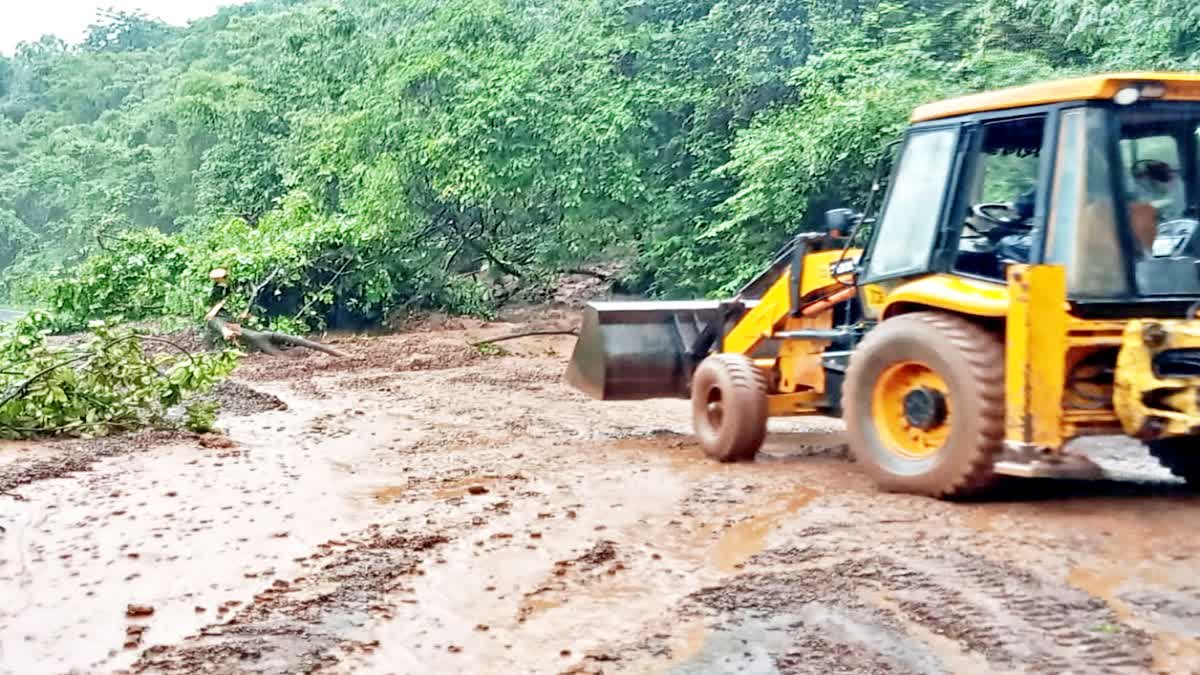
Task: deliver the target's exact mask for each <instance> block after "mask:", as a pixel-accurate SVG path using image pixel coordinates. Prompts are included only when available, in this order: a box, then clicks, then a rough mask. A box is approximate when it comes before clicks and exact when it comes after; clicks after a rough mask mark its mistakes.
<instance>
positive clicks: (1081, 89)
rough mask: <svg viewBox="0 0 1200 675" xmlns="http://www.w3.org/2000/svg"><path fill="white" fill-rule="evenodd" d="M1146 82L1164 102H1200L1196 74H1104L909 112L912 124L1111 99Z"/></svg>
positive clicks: (962, 98)
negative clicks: (1156, 86) (1160, 88)
mask: <svg viewBox="0 0 1200 675" xmlns="http://www.w3.org/2000/svg"><path fill="white" fill-rule="evenodd" d="M1146 82H1156V83H1162V84H1163V85H1164V86H1165V89H1166V93H1165V95H1164V96H1163V97H1162V98H1165V99H1168V100H1185V101H1200V73H1166V72H1153V71H1146V72H1132V73H1107V74H1100V75H1090V76H1088V77H1077V78H1072V79H1067V80H1052V81H1049V82H1038V83H1036V84H1028V85H1025V86H1022V87H1010V88H1008V89H998V90H995V91H988V92H983V93H980V94H971V95H969V96H960V97H958V98H951V99H946V100H944V101H937V102H935V103H929V104H926V105H923V106H920V107H918V108H917V109H916V110H914V111H913V114H912V121H913V122H914V123H915V122H927V121H929V120H936V119H942V118H946V117H956V116H958V115H970V114H972V113H980V112H987V111H991V110H1005V109H1008V108H1023V107H1025V106H1033V105H1046V104H1050V103H1065V102H1068V101H1087V100H1100V99H1111V98H1112V97H1113V96H1114V95H1116V93H1117V92H1118V91H1120V90H1121V89H1123V88H1125V87H1127V86H1129V85H1131V84H1141V83H1146Z"/></svg>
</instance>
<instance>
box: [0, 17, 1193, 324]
mask: <svg viewBox="0 0 1200 675" xmlns="http://www.w3.org/2000/svg"><path fill="white" fill-rule="evenodd" d="M1198 64H1200V6H1197V5H1195V4H1194V3H1190V2H1185V1H1184V0H1120V1H1118V2H1104V1H1102V0H1054V1H1035V0H886V1H880V0H721V1H716V0H352V1H351V0H344V1H342V2H336V1H330V0H258V1H257V2H253V3H251V4H249V5H245V6H240V7H236V8H229V9H226V10H223V11H222V12H220V13H219V14H218V15H217V16H214V17H211V18H208V19H205V20H202V21H199V22H196V23H194V24H193V25H192V26H190V27H188V28H174V27H169V26H166V25H163V24H160V23H157V22H155V21H152V20H149V19H147V18H145V17H143V16H138V15H129V14H121V13H109V14H105V15H103V16H101V17H99V18H98V20H97V23H96V25H95V26H94V27H93V28H92V30H91V31H90V33H89V35H88V37H87V39H86V40H85V41H84V42H83V43H82V44H80V45H66V44H64V43H62V42H61V41H58V40H55V39H49V38H47V39H43V40H41V41H39V42H35V43H29V44H25V45H23V46H21V47H20V48H19V50H18V51H17V53H16V54H15V55H14V56H12V57H11V58H4V57H0V268H4V269H3V272H0V275H2V278H3V282H2V287H0V288H2V290H0V294H3V295H7V296H8V297H9V298H10V299H11V300H12V301H14V302H18V303H21V304H29V305H40V306H44V307H46V308H48V309H50V310H52V311H55V312H57V313H58V316H59V321H60V325H61V326H62V327H72V326H79V325H82V324H84V323H85V322H86V321H87V319H89V318H94V317H101V316H113V315H121V316H123V317H125V318H127V319H133V318H141V317H147V316H154V315H166V314H175V315H182V316H192V317H195V316H198V315H199V314H200V313H202V311H203V306H204V302H205V300H206V298H207V293H208V283H209V282H208V271H209V270H210V269H212V268H214V267H225V268H228V269H229V270H230V272H231V275H232V278H233V279H234V281H235V283H236V284H238V287H239V288H241V289H243V291H244V292H242V293H239V294H238V297H239V299H238V300H237V301H238V302H241V303H243V304H245V303H246V302H249V298H250V297H251V296H252V295H253V294H252V293H251V289H256V288H257V289H259V290H260V292H259V293H258V294H257V296H255V298H256V300H257V305H258V308H257V309H256V312H257V313H258V314H259V315H260V316H262V317H264V318H267V317H271V318H273V319H274V320H275V321H276V322H277V323H283V324H288V323H291V324H292V325H293V327H294V328H316V327H319V326H322V325H326V324H328V323H329V322H330V321H336V322H341V323H356V324H357V323H370V322H374V321H378V320H380V319H381V318H382V316H383V315H384V313H385V312H387V311H389V310H392V309H395V308H397V307H435V306H440V307H447V308H450V309H455V310H464V311H486V310H487V309H488V308H490V307H492V306H494V305H495V303H497V302H501V301H503V300H504V299H505V298H506V297H509V296H510V295H511V294H512V293H513V292H515V291H516V290H517V289H524V290H528V289H535V288H537V287H538V285H539V284H540V283H542V281H543V280H544V279H546V278H549V277H550V276H552V275H553V274H554V273H556V272H558V271H561V270H566V269H572V268H578V267H581V266H586V265H590V264H595V263H598V262H605V261H614V260H615V261H619V262H622V263H625V264H626V269H627V271H626V272H625V274H626V276H627V278H626V283H627V285H628V286H629V287H630V288H632V289H634V290H637V291H644V292H648V293H652V294H657V295H673V296H686V295H692V294H710V293H717V292H721V291H727V290H728V289H730V288H731V287H733V286H736V285H737V283H738V282H740V281H742V280H744V279H745V278H746V277H747V276H749V275H751V274H752V273H754V272H755V271H757V269H758V268H759V267H760V266H761V265H762V264H763V262H764V259H765V257H766V256H767V255H768V254H769V253H770V251H771V250H773V249H774V248H775V247H776V246H777V245H779V243H781V241H782V240H783V239H784V238H785V237H786V236H787V235H788V234H789V233H791V232H794V231H797V230H799V229H801V228H802V227H804V224H805V223H806V222H811V221H812V220H813V219H814V218H817V217H819V214H820V212H821V211H822V210H823V209H824V208H826V207H828V206H832V205H837V204H842V203H854V202H855V201H856V200H858V199H859V198H861V196H862V192H863V188H864V184H865V183H866V182H867V180H866V178H867V173H868V172H869V167H870V166H871V164H872V163H873V161H874V160H875V158H876V157H877V155H878V153H879V152H880V150H881V148H882V145H883V143H884V142H886V141H887V140H889V139H890V138H892V137H894V136H895V135H896V134H897V132H898V131H899V130H900V129H901V128H902V126H903V124H904V122H905V120H906V117H907V113H908V111H909V110H910V108H911V107H912V106H914V105H916V104H918V103H921V102H923V101H927V100H930V99H934V98H938V97H941V96H945V95H949V94H956V93H961V92H965V91H970V90H977V89H980V88H984V87H992V86H998V85H1009V84H1018V83H1024V82H1028V81H1032V80H1036V79H1039V78H1044V77H1048V76H1053V75H1060V74H1068V73H1075V72H1083V71H1093V70H1101V69H1117V68H1152V67H1169V68H1174V67H1186V66H1189V65H1191V66H1195V65H1198ZM481 270H485V273H484V274H479V273H478V272H480V271H481ZM234 309H240V307H236V308H234Z"/></svg>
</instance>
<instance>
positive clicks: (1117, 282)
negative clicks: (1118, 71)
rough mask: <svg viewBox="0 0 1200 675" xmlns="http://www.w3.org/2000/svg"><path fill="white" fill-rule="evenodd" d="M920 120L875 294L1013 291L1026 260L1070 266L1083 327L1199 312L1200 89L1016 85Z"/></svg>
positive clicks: (899, 168) (896, 180) (873, 254)
mask: <svg viewBox="0 0 1200 675" xmlns="http://www.w3.org/2000/svg"><path fill="white" fill-rule="evenodd" d="M913 122H914V124H913V125H912V126H911V127H910V128H909V130H908V132H907V133H906V135H905V139H904V142H903V145H902V147H901V150H900V152H899V156H898V158H897V161H896V162H895V167H894V169H893V171H892V174H891V177H890V180H889V181H888V183H889V187H888V194H887V196H886V198H885V200H884V205H883V208H882V209H881V213H880V214H879V218H878V221H877V224H876V226H875V227H874V228H873V230H874V231H873V232H872V240H871V242H869V243H868V245H867V249H866V253H865V255H864V256H863V259H862V261H861V263H862V266H861V274H860V277H859V281H860V283H861V284H863V285H879V286H882V287H883V288H884V289H888V288H894V287H895V286H897V285H898V284H900V283H903V282H904V281H905V280H909V279H913V278H915V277H918V276H923V275H927V274H930V273H942V274H951V275H955V276H959V277H963V278H967V279H971V280H974V281H976V282H984V283H990V282H994V283H996V284H1003V283H1004V282H1005V278H1006V274H1007V273H1006V270H1007V268H1008V267H1009V266H1010V265H1012V264H1014V263H1030V264H1041V263H1046V264H1060V265H1063V266H1064V267H1065V269H1066V272H1067V284H1068V296H1069V298H1070V300H1071V302H1072V305H1073V306H1074V307H1075V308H1076V309H1077V310H1079V314H1081V315H1102V316H1110V315H1112V316H1115V315H1120V314H1122V313H1123V310H1122V308H1126V309H1128V308H1130V307H1133V306H1136V307H1140V308H1141V309H1139V310H1137V312H1136V313H1137V314H1138V315H1141V316H1153V315H1161V316H1180V315H1182V313H1184V312H1185V311H1186V310H1187V309H1188V308H1189V307H1190V306H1192V305H1193V304H1194V303H1196V301H1197V300H1200V220H1198V218H1200V82H1198V81H1196V80H1195V78H1188V77H1184V76H1173V75H1171V74H1153V73H1152V74H1140V75H1137V74H1135V75H1101V76H1095V77H1090V78H1081V79H1078V80H1066V81H1060V82H1056V83H1048V84H1039V85H1031V86H1028V87H1018V88H1014V89H1010V90H1002V91H1000V92H991V93H987V94H979V95H974V96H966V97H962V98H959V99H952V100H949V101H943V102H939V103H935V104H931V105H929V106H924V107H923V108H919V109H918V110H917V111H916V112H915V113H914V116H913ZM876 242H889V244H888V245H880V246H876V245H875V243H876ZM890 242H906V245H903V246H897V245H895V244H894V243H890Z"/></svg>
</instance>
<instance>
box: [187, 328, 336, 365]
mask: <svg viewBox="0 0 1200 675" xmlns="http://www.w3.org/2000/svg"><path fill="white" fill-rule="evenodd" d="M208 325H209V327H210V328H211V329H212V330H214V331H215V332H216V333H218V334H219V335H220V336H221V337H223V338H225V339H226V340H229V341H231V342H232V341H237V342H241V343H242V344H243V345H245V346H247V347H250V348H251V349H257V350H258V351H260V352H262V353H264V354H268V355H270V356H279V355H281V354H283V349H282V348H281V347H303V348H305V349H311V350H313V351H317V352H321V353H322V354H328V355H330V356H335V357H337V358H342V359H344V358H350V355H349V354H347V353H346V352H343V351H340V350H337V349H334V348H333V347H330V346H327V345H323V344H321V343H319V342H313V341H312V340H307V339H305V338H302V337H296V336H295V335H287V334H284V333H274V332H269V331H257V330H249V329H246V328H243V327H242V326H241V325H239V324H236V323H229V322H228V321H222V320H221V319H210V320H209V322H208Z"/></svg>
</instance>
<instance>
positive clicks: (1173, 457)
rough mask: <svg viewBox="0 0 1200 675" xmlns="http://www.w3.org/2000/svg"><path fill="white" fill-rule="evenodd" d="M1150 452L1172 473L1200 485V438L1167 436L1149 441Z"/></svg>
mask: <svg viewBox="0 0 1200 675" xmlns="http://www.w3.org/2000/svg"><path fill="white" fill-rule="evenodd" d="M1148 445H1149V447H1150V454H1151V455H1154V458H1155V459H1157V460H1158V463H1159V464H1162V465H1163V467H1164V468H1166V469H1167V470H1169V471H1170V472H1171V473H1172V474H1174V475H1176V476H1178V477H1180V478H1182V479H1184V480H1185V481H1187V484H1188V486H1189V487H1192V488H1196V487H1200V438H1196V437H1184V438H1166V439H1163V440H1161V441H1151V442H1150V443H1148Z"/></svg>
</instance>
